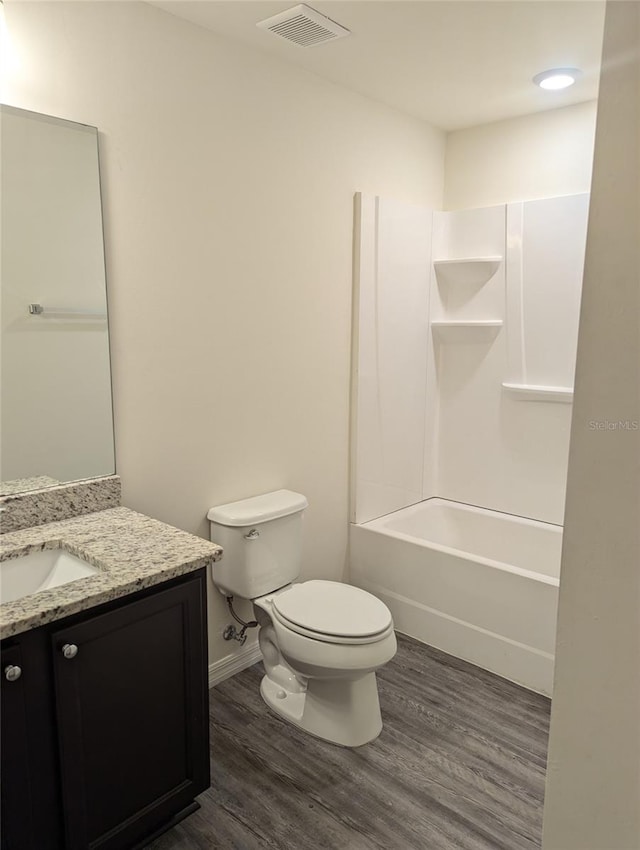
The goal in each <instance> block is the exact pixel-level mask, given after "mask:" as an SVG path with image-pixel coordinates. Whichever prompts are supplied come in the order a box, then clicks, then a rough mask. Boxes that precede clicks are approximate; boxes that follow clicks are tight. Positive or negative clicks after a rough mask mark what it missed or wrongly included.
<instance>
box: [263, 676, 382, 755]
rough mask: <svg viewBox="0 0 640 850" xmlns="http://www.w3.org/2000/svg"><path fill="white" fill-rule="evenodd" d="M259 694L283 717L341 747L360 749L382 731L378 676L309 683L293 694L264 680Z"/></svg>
mask: <svg viewBox="0 0 640 850" xmlns="http://www.w3.org/2000/svg"><path fill="white" fill-rule="evenodd" d="M260 693H261V695H262V698H263V700H264V701H265V703H266V704H267V705H268V706H269V708H270V709H271V710H272V711H273V712H275V713H276V714H277V715H279V716H280V717H282V718H284V719H285V720H288V721H289V723H293V724H294V725H295V726H298V727H300V729H304V731H305V732H309V733H310V734H311V735H315V736H316V737H317V738H322V739H323V740H324V741H330V742H331V743H332V744H339V745H340V746H342V747H361V746H362V745H363V744H368V743H369V742H370V741H373V740H375V739H376V738H377V737H378V735H379V734H380V732H381V731H382V718H381V716H380V702H379V700H378V685H377V683H376V674H375V673H366V674H365V675H364V676H361V677H360V678H359V679H355V680H352V679H309V680H308V682H307V690H306V691H304V692H302V693H293V692H291V691H288V690H285V688H283V687H282V686H281V685H279V684H277V683H276V682H273V681H272V680H271V679H269V678H268V676H264V678H263V679H262V682H261V683H260Z"/></svg>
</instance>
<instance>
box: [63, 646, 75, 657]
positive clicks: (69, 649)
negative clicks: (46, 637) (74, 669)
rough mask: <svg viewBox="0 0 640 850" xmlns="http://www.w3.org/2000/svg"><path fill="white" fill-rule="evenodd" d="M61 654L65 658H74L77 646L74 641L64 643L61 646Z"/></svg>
mask: <svg viewBox="0 0 640 850" xmlns="http://www.w3.org/2000/svg"><path fill="white" fill-rule="evenodd" d="M62 654H63V655H64V657H65V658H75V657H76V655H77V654H78V647H77V646H76V645H75V643H65V645H64V646H63V647H62Z"/></svg>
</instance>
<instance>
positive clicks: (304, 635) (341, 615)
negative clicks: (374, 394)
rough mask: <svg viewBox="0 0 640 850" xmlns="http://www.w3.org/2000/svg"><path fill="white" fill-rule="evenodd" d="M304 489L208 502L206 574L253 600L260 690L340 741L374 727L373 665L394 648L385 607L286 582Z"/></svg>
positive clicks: (333, 585)
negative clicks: (216, 554)
mask: <svg viewBox="0 0 640 850" xmlns="http://www.w3.org/2000/svg"><path fill="white" fill-rule="evenodd" d="M306 507H307V501H306V499H305V497H304V496H301V495H300V494H298V493H293V492H291V491H289V490H279V491H276V492H275V493H267V494H265V495H263V496H257V497H254V498H252V499H247V500H242V501H241V502H234V503H231V504H229V505H222V506H219V507H216V508H212V509H211V510H210V511H209V513H208V518H209V520H210V521H211V539H212V540H214V541H215V542H217V543H220V544H221V545H222V546H223V549H224V554H223V557H222V559H221V560H220V561H217V562H215V563H214V564H213V566H212V571H213V572H212V577H213V581H214V583H215V584H216V586H217V587H218V589H219V590H220V591H221V592H222V593H223V594H224V595H225V596H227V597H233V596H240V597H243V598H245V599H250V600H251V601H252V603H253V610H254V612H255V618H256V620H257V622H258V624H259V629H260V631H259V644H260V649H261V652H262V656H263V663H264V668H265V675H264V678H263V679H262V682H261V685H260V692H261V694H262V697H263V699H264V701H265V703H266V704H267V705H268V706H269V708H271V709H272V710H273V711H274V712H275V713H276V714H278V715H279V716H280V717H282V718H284V719H285V720H287V721H288V722H290V723H293V724H295V725H296V726H298V727H299V728H301V729H303V730H305V731H306V732H308V733H310V734H312V735H315V736H317V737H319V738H322V739H324V740H327V741H331V742H332V743H335V744H340V745H342V746H346V747H358V746H361V745H362V744H366V743H368V742H369V741H372V740H374V739H375V738H376V737H377V736H378V735H379V734H380V731H381V730H382V719H381V715H380V705H379V699H378V688H377V682H376V676H375V671H376V670H377V669H378V668H379V667H381V666H382V665H383V664H386V663H387V661H389V660H390V659H391V658H393V656H394V655H395V652H396V638H395V633H394V630H393V620H392V617H391V612H390V611H389V609H388V608H387V606H386V605H385V604H384V603H383V602H381V601H380V600H379V599H377V598H376V597H375V596H373V595H372V594H371V593H368V592H367V591H365V590H361V589H360V588H357V587H352V586H350V585H347V584H343V583H341V582H334V581H324V580H317V579H315V580H311V581H306V582H302V583H295V581H294V580H295V578H297V576H298V575H299V572H300V561H301V521H302V513H303V511H304V509H305V508H306Z"/></svg>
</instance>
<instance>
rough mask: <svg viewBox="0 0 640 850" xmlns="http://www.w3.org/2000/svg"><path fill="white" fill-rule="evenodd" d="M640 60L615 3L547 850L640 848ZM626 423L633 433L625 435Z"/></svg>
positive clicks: (571, 482) (633, 12) (626, 7)
mask: <svg viewBox="0 0 640 850" xmlns="http://www.w3.org/2000/svg"><path fill="white" fill-rule="evenodd" d="M639 54H640V4H638V3H620V2H610V3H608V5H607V17H606V25H605V42H604V53H603V76H602V81H601V88H600V103H599V114H598V127H597V135H596V149H595V164H594V181H593V192H592V204H591V213H590V221H589V236H588V244H587V260H586V270H585V280H584V290H583V300H582V315H581V325H580V338H579V343H578V366H577V375H576V395H575V405H574V415H573V424H572V432H571V451H570V457H569V478H568V489H567V506H566V514H565V535H564V551H563V560H562V578H561V583H560V609H559V620H558V643H557V655H556V658H557V662H556V679H555V688H554V701H553V711H552V716H551V742H550V752H549V766H548V774H547V792H546V806H545V828H544V848H545V850H605V848H606V850H637V848H638V847H640V616H639V615H640V570H639V564H640V530H639V523H638V520H639V517H640V430H638V429H639V426H640V286H639V270H640V202H639V187H640V55H639ZM607 421H608V422H609V423H610V424H609V425H607ZM620 421H622V422H628V423H629V430H626V429H624V428H620V427H615V426H616V425H617V423H619V422H620ZM599 423H603V424H602V425H601V424H599ZM634 423H635V424H634ZM612 425H613V427H611V426H612Z"/></svg>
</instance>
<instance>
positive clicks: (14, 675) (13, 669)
mask: <svg viewBox="0 0 640 850" xmlns="http://www.w3.org/2000/svg"><path fill="white" fill-rule="evenodd" d="M20 676H22V668H21V667H18V665H17V664H9V666H8V667H5V668H4V677H5V679H6V680H7V682H16V681H17V680H18V679H19V678H20Z"/></svg>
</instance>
